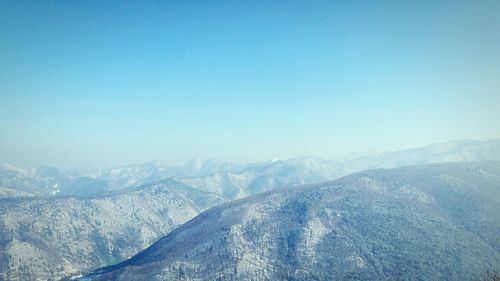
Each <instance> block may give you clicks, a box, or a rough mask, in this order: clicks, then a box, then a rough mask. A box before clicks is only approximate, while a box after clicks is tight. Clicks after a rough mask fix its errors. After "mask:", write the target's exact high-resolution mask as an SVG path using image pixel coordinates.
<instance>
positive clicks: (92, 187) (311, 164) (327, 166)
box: [0, 140, 500, 199]
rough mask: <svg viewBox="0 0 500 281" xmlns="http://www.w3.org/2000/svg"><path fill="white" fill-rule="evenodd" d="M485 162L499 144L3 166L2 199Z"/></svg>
mask: <svg viewBox="0 0 500 281" xmlns="http://www.w3.org/2000/svg"><path fill="white" fill-rule="evenodd" d="M485 160H500V140H489V141H474V140H462V141H450V142H445V143H439V144H433V145H428V146H424V147H420V148H416V149H408V150H401V151H394V152H384V153H374V154H367V155H364V156H359V157H353V158H347V159H341V160H326V159H322V158H319V157H313V156H303V157H296V158H292V159H287V160H272V161H263V162H258V163H250V164H245V165H240V164H233V163H229V162H218V161H214V160H206V161H203V160H193V161H188V162H186V163H185V164H183V165H169V164H167V163H165V162H162V161H153V162H149V163H144V164H131V165H123V166H117V167H112V168H108V169H102V170H98V171H93V172H85V171H84V172H79V171H63V170H60V169H57V168H52V167H40V168H38V169H31V170H28V169H22V168H18V167H14V166H12V165H5V164H4V165H2V166H0V197H26V196H54V195H78V196H91V195H98V194H102V193H103V192H106V191H111V190H119V189H124V188H129V187H137V186H141V185H145V184H150V183H154V182H158V181H161V180H163V179H167V178H176V179H177V180H179V181H181V182H183V183H184V184H187V185H189V186H192V187H194V188H197V189H201V190H202V191H210V192H214V193H217V194H219V195H221V196H223V197H225V198H228V199H234V198H242V197H244V196H247V195H251V194H255V193H257V192H260V191H265V190H269V189H273V188H276V187H282V186H289V185H290V184H305V183H315V182H321V181H326V180H332V179H335V178H338V177H341V176H345V175H347V174H350V173H353V172H357V171H361V170H365V169H373V168H391V167H398V166H403V165H419V164H428V163H438V162H460V161H485Z"/></svg>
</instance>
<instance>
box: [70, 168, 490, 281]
mask: <svg viewBox="0 0 500 281" xmlns="http://www.w3.org/2000/svg"><path fill="white" fill-rule="evenodd" d="M499 233H500V162H482V163H479V162H475V163H474V162H471V163H447V164H431V165H424V166H409V167H403V168H395V169H390V170H369V171H365V172H360V173H356V174H353V175H350V176H347V177H344V178H341V179H339V180H337V181H334V182H329V183H323V184H318V185H310V186H301V187H298V188H293V189H288V190H285V189H281V190H274V191H269V192H266V193H262V194H259V195H255V196H251V197H248V198H245V199H241V200H236V201H233V202H230V203H226V204H222V205H219V206H216V207H213V208H211V209H210V210H208V211H206V212H204V213H202V214H200V215H198V216H197V217H196V218H194V219H193V220H191V221H189V222H187V223H186V224H184V225H182V226H181V227H179V228H177V229H176V230H174V231H173V232H171V233H170V234H168V235H166V236H165V237H163V238H162V239H160V240H159V241H158V242H156V243H155V244H153V245H152V246H151V247H149V248H148V249H146V250H144V251H142V252H140V253H139V254H137V255H136V256H134V257H133V258H131V259H129V260H127V261H125V262H123V263H120V264H117V265H114V266H110V267H107V268H103V269H100V270H97V271H95V272H93V273H91V274H88V275H86V276H84V277H82V278H80V279H79V280H122V281H127V280H152V281H154V280H472V278H477V277H478V276H480V275H481V273H483V272H486V271H487V270H488V269H492V268H495V267H497V268H498V265H500V239H499V236H498V234H499Z"/></svg>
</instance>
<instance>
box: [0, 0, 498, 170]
mask: <svg viewBox="0 0 500 281" xmlns="http://www.w3.org/2000/svg"><path fill="white" fill-rule="evenodd" d="M499 14H500V1H440V0H433V1H425V0H423V1H116V2H114V1H1V2H0V162H3V163H11V164H15V165H20V166H23V167H36V166H39V165H51V166H56V167H62V168H76V167H90V166H92V167H102V166H109V165H116V164H124V163H136V162H145V161H149V160H154V159H163V160H166V161H181V160H185V159H191V158H213V159H219V160H226V161H235V162H249V161H257V160H265V159H271V158H276V157H280V158H287V157H292V156H296V155H316V156H320V157H324V158H335V157H338V156H340V155H345V154H347V153H352V152H354V153H356V152H368V151H387V150H397V149H403V148H409V147H415V146H420V145H425V144H429V143H435V142H443V141H447V140H452V139H492V138H499V137H500V125H499V124H500V122H499V121H500V17H499V16H498V15H499Z"/></svg>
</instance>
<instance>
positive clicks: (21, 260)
mask: <svg viewBox="0 0 500 281" xmlns="http://www.w3.org/2000/svg"><path fill="white" fill-rule="evenodd" d="M45 175H46V174H45ZM220 202H222V198H220V197H219V196H217V195H215V194H208V193H204V192H201V191H197V190H194V189H191V188H189V187H187V186H184V185H182V184H180V183H177V182H174V181H165V182H163V183H159V184H153V185H149V186H143V187H140V188H133V189H128V190H121V191H114V192H108V193H107V194H106V195H104V196H94V197H85V198H82V197H61V196H60V197H44V198H41V197H36V198H11V199H0V280H47V279H49V280H58V279H60V278H62V277H63V276H67V275H68V274H71V273H75V272H81V271H84V270H90V269H94V268H97V267H100V266H104V265H107V264H112V263H116V262H119V261H122V260H124V259H126V258H128V257H130V256H132V255H133V254H135V253H137V252H138V251H140V250H142V249H144V248H145V247H147V246H149V245H151V244H152V243H153V242H155V241H156V240H157V239H158V238H159V237H161V236H163V235H165V234H167V233H168V232H169V231H171V230H172V229H173V228H174V227H176V226H178V225H180V224H182V223H184V222H186V221H188V220H190V219H191V218H193V217H194V216H196V215H197V214H198V213H199V212H201V211H203V210H205V209H207V208H208V207H210V206H213V205H215V204H217V203H220Z"/></svg>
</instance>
